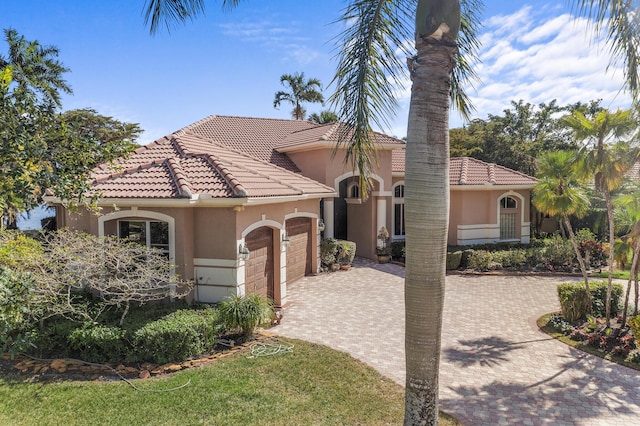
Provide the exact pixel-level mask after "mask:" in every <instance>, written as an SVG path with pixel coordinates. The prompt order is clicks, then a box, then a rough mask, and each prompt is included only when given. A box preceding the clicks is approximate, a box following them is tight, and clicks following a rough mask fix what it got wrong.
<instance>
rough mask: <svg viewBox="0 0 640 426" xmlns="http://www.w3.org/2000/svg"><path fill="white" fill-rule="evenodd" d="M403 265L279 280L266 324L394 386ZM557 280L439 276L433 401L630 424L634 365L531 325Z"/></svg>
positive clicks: (503, 420) (508, 421)
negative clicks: (285, 283)
mask: <svg viewBox="0 0 640 426" xmlns="http://www.w3.org/2000/svg"><path fill="white" fill-rule="evenodd" d="M403 274H404V269H403V268H402V267H400V266H397V265H378V264H375V263H373V262H370V261H366V260H361V259H359V260H357V261H356V263H355V265H354V267H353V268H352V269H351V270H349V271H345V272H342V271H341V272H337V273H334V274H322V275H320V276H317V277H306V278H304V279H302V280H300V281H298V282H296V283H294V284H293V285H291V286H289V289H288V291H289V293H288V296H287V300H288V307H287V309H286V311H285V316H284V318H283V321H282V324H281V325H279V326H277V327H276V328H274V329H273V331H274V332H276V333H278V334H280V335H282V336H287V337H293V338H299V339H304V340H307V341H311V342H316V343H321V344H325V345H328V346H331V347H333V348H335V349H338V350H342V351H346V352H348V353H350V354H351V355H353V356H354V357H356V358H358V359H360V360H362V361H363V362H365V363H367V364H369V365H371V366H372V367H374V368H376V369H377V370H378V371H380V372H381V373H382V374H384V375H386V376H388V377H390V378H392V379H393V380H395V381H396V382H398V383H400V384H402V385H404V301H403ZM560 281H566V279H564V278H557V277H555V278H554V277H533V276H528V277H520V276H518V277H513V276H461V275H454V276H449V277H448V278H447V290H446V299H445V313H444V324H443V342H442V362H441V366H440V374H441V375H440V400H441V408H442V409H443V410H444V411H446V412H448V413H450V414H452V415H454V416H455V417H457V418H458V419H459V420H461V421H462V422H463V423H464V424H466V425H492V426H493V425H541V424H549V425H640V372H637V371H635V370H631V369H627V368H625V367H620V366H618V365H615V364H612V363H610V362H608V361H604V360H601V359H599V358H596V357H592V356H590V355H586V354H584V353H581V352H579V351H576V350H574V349H572V348H570V347H569V346H566V345H564V344H562V343H559V342H557V341H555V340H552V339H549V338H548V336H546V335H545V334H543V333H541V332H540V331H538V330H537V328H536V327H535V320H536V318H538V317H539V316H540V315H542V314H543V313H546V312H550V311H553V310H557V309H558V302H557V297H556V292H555V286H556V284H557V283H558V282H560Z"/></svg>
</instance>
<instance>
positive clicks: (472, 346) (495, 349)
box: [443, 336, 552, 367]
mask: <svg viewBox="0 0 640 426" xmlns="http://www.w3.org/2000/svg"><path fill="white" fill-rule="evenodd" d="M546 340H552V339H551V338H545V339H539V340H529V341H526V342H509V341H508V340H505V339H503V338H502V337H497V336H492V337H484V338H482V339H475V340H458V345H457V347H454V348H447V349H445V350H444V351H443V355H444V358H445V359H446V360H447V361H449V362H452V363H454V364H457V365H459V366H461V367H471V366H473V365H480V366H484V367H490V366H494V365H498V364H501V363H503V362H508V361H509V360H510V355H509V354H510V353H511V352H513V351H517V350H519V349H523V348H524V347H525V346H526V345H527V344H529V343H534V342H539V341H546Z"/></svg>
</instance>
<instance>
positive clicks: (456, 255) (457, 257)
mask: <svg viewBox="0 0 640 426" xmlns="http://www.w3.org/2000/svg"><path fill="white" fill-rule="evenodd" d="M461 262H462V252H461V251H454V252H453V253H447V270H452V269H458V268H459V267H460V263H461Z"/></svg>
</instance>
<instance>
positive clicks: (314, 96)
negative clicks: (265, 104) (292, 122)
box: [273, 72, 324, 120]
mask: <svg viewBox="0 0 640 426" xmlns="http://www.w3.org/2000/svg"><path fill="white" fill-rule="evenodd" d="M280 83H281V84H282V85H283V86H284V85H285V83H286V84H287V85H288V86H289V88H290V89H291V90H290V91H289V92H285V91H282V90H281V91H279V92H277V93H276V97H275V99H274V100H273V107H274V108H278V107H279V106H280V104H281V103H282V102H289V103H290V104H291V105H293V111H291V116H292V117H293V118H295V119H296V120H304V117H305V115H307V110H306V109H304V107H303V106H302V103H303V102H320V103H323V102H324V97H323V96H322V93H321V92H320V90H321V88H322V84H320V80H318V79H317V78H310V79H308V80H305V79H304V73H303V72H301V73H295V74H293V75H290V74H283V75H282V76H281V77H280Z"/></svg>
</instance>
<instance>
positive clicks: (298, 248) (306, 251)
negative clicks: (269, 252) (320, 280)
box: [285, 217, 312, 284]
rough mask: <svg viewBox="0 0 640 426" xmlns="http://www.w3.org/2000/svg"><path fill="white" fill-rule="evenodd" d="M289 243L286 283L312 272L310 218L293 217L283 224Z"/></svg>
mask: <svg viewBox="0 0 640 426" xmlns="http://www.w3.org/2000/svg"><path fill="white" fill-rule="evenodd" d="M285 229H286V232H287V236H288V237H289V239H290V241H291V242H290V245H289V248H288V249H287V284H290V283H292V282H294V281H296V280H299V279H300V278H303V277H304V276H305V275H309V274H311V272H312V264H311V262H312V256H311V254H312V253H311V250H312V235H311V218H309V217H294V218H291V219H287V222H286V224H285Z"/></svg>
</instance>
